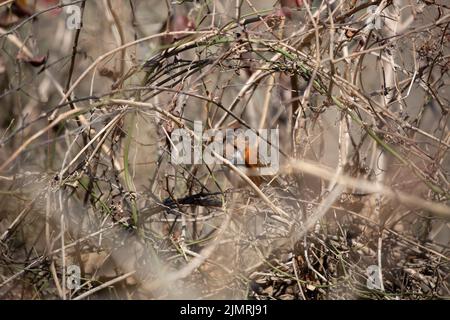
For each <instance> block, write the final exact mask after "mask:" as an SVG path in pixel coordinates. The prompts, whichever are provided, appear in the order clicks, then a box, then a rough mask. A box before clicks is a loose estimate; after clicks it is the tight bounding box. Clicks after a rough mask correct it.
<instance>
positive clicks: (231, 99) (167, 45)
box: [0, 0, 450, 299]
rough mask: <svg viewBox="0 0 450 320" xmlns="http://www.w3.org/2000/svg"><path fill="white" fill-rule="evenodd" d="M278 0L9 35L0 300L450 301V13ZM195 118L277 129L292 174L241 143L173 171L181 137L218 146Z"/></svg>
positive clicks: (0, 64) (149, 9)
mask: <svg viewBox="0 0 450 320" xmlns="http://www.w3.org/2000/svg"><path fill="white" fill-rule="evenodd" d="M236 3H241V6H237V7H236ZM274 3H275V1H238V2H236V1H212V0H211V1H192V2H183V3H179V4H175V3H174V4H171V3H170V1H168V2H165V1H141V2H139V1H129V2H128V1H122V2H120V3H119V2H114V5H112V4H113V3H112V2H110V1H96V2H85V3H84V2H83V1H80V3H79V4H78V5H80V11H79V12H80V13H81V14H82V16H81V18H82V22H83V23H82V24H79V27H80V28H79V29H75V30H71V29H70V28H67V24H66V22H67V21H65V19H67V18H68V16H66V15H56V16H55V15H52V14H46V13H44V11H42V10H43V9H40V8H39V7H37V8H36V9H35V10H34V9H33V10H34V11H33V12H32V13H31V15H35V16H36V17H37V19H28V18H30V15H25V16H24V15H20V14H19V15H15V16H14V19H10V20H8V21H10V22H8V24H5V25H3V27H2V28H4V29H1V30H0V37H1V39H2V41H3V46H2V51H1V56H0V57H1V59H0V86H1V92H0V99H1V101H0V103H1V105H2V106H4V112H3V113H2V115H1V117H2V118H1V119H0V123H1V126H2V133H1V134H0V146H1V147H0V159H1V162H0V185H1V192H0V198H1V200H2V205H3V207H2V210H0V250H1V255H0V261H1V263H0V297H2V298H14V299H20V298H38V299H47V298H65V299H69V298H70V299H72V298H96V297H102V298H111V299H112V298H118V297H120V298H122V297H132V298H183V297H189V298H194V297H195V298H255V299H268V298H277V299H340V298H373V299H391V298H395V299H397V298H399V299H429V298H442V297H448V296H449V291H448V290H449V289H448V274H449V267H450V265H449V259H450V257H449V254H448V247H449V246H448V244H449V239H450V230H449V227H448V220H449V218H450V209H449V207H448V205H447V204H448V192H449V186H448V170H449V167H448V148H449V147H450V135H449V132H448V127H447V123H448V105H449V98H450V97H449V95H448V81H449V74H448V70H449V68H448V66H449V59H448V56H449V48H448V41H446V40H447V39H448V37H449V31H448V30H447V29H448V28H447V25H448V23H449V21H450V12H449V11H448V10H449V8H448V7H447V6H446V5H445V4H444V3H439V2H437V1H436V3H433V4H430V3H424V2H421V1H418V2H414V4H413V5H412V4H411V2H410V1H396V2H391V1H375V2H371V3H370V4H371V5H375V8H371V9H370V10H369V6H368V3H367V2H363V1H352V2H349V1H334V2H333V3H330V4H329V5H328V4H327V2H324V1H280V3H278V2H276V3H275V5H274ZM0 8H1V10H3V11H4V13H5V15H8V16H9V18H11V17H12V16H11V15H14V12H13V11H11V10H10V7H8V5H3V6H1V7H0ZM372 9H375V10H372ZM46 10H49V11H48V13H50V12H52V10H55V9H50V8H47V9H46ZM5 17H6V16H5ZM9 18H8V19H9ZM27 19H28V20H27ZM377 19H382V20H383V21H382V22H383V23H375V24H374V25H369V24H370V21H375V22H376V21H378V20H377ZM77 25H78V24H77ZM55 30H56V32H55ZM158 30H159V31H158ZM196 121H200V123H201V124H202V127H203V128H204V129H205V132H206V130H209V131H210V132H217V131H225V130H226V129H229V130H236V129H242V130H244V131H245V130H247V132H250V133H252V132H253V133H255V134H254V135H252V139H253V140H249V141H244V142H243V145H244V146H245V147H247V146H250V145H251V146H253V147H254V148H255V146H261V145H262V144H263V143H265V141H264V139H265V138H264V136H263V135H258V132H263V131H261V129H272V130H275V129H276V130H278V131H277V132H279V145H278V144H275V146H276V152H277V156H278V159H279V163H277V165H279V167H276V168H277V169H279V170H278V171H277V172H276V173H271V174H268V175H263V174H261V175H252V176H251V177H249V176H248V174H245V172H244V173H243V172H242V170H241V169H243V168H244V167H251V163H249V162H250V161H248V160H249V158H250V156H249V154H248V152H247V150H249V149H244V150H243V151H242V150H241V153H240V154H239V153H238V152H234V151H239V147H238V146H235V145H234V144H231V147H229V150H231V153H232V155H230V157H229V158H227V155H226V154H224V153H221V152H219V151H220V150H217V152H211V153H210V156H211V157H216V158H217V159H218V160H220V161H217V162H206V163H205V162H199V163H197V162H195V161H190V162H188V163H187V162H180V163H173V162H172V161H171V156H172V155H173V153H174V152H175V150H176V148H178V147H179V145H178V144H177V143H176V142H177V141H176V140H175V138H174V135H175V134H176V133H177V132H178V133H179V132H182V133H183V134H184V135H185V136H186V138H189V139H187V141H190V144H192V147H193V149H192V150H193V151H192V152H193V153H194V152H195V150H197V149H199V150H200V151H202V150H204V149H206V148H208V147H211V145H212V142H213V140H212V138H211V137H212V136H214V135H213V134H211V136H209V138H211V139H208V138H205V139H201V141H200V143H199V144H195V143H194V141H196V140H195V139H196V137H198V136H201V135H202V134H204V133H205V132H203V131H202V132H200V133H198V132H196V130H195V125H194V124H195V123H196ZM249 139H250V138H249ZM244 140H245V138H244ZM189 146H190V145H189ZM196 148H197V149H196ZM256 149H257V148H256ZM222 151H223V150H222ZM239 155H240V159H241V160H242V161H243V162H244V163H241V164H239V163H235V162H233V161H232V160H233V159H238V158H239ZM271 155H272V154H271ZM267 156H268V155H267ZM267 158H268V159H271V158H269V157H267ZM256 160H258V161H259V163H257V165H256V166H254V167H252V168H253V169H254V168H255V167H256V168H258V169H260V168H265V167H267V166H268V163H266V164H261V163H260V162H261V157H256ZM249 164H250V165H249ZM230 173H232V174H234V175H235V176H236V177H238V178H239V179H240V183H236V184H233V183H230V180H231V179H232V178H230V176H231V175H230ZM247 173H248V172H247ZM74 266H75V267H74ZM69 267H70V268H69ZM68 268H69V269H68ZM77 268H79V269H77ZM20 270H24V271H20ZM67 270H79V273H80V281H75V280H77V279H74V278H73V277H76V274H77V273H75V274H72V273H71V274H70V277H71V278H70V279H71V282H70V284H71V285H70V286H67V285H66V281H67V279H66V278H65V276H66V275H67V274H66V271H67ZM63 271H64V272H63ZM105 283H107V284H108V286H107V287H108V288H106V287H102V285H103V284H105ZM100 289H101V290H100Z"/></svg>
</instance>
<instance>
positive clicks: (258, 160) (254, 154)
mask: <svg viewBox="0 0 450 320" xmlns="http://www.w3.org/2000/svg"><path fill="white" fill-rule="evenodd" d="M237 132H238V131H235V133H233V134H232V135H231V136H227V137H226V140H225V148H224V149H225V150H224V152H225V157H226V158H227V159H228V160H230V161H231V163H232V164H233V165H234V166H235V167H236V168H237V169H239V170H240V171H242V172H243V173H244V174H245V175H246V176H248V177H249V178H250V180H251V181H252V182H253V183H254V184H256V185H257V186H260V185H261V184H262V183H264V182H269V181H270V180H271V179H272V178H273V175H265V174H264V173H263V172H264V170H262V169H265V168H267V169H269V167H270V166H271V165H273V163H271V159H269V158H266V157H265V156H263V155H261V154H260V150H259V148H260V143H259V141H258V140H259V138H258V140H257V141H256V142H255V141H252V142H250V141H249V140H248V139H246V138H245V136H244V135H241V134H238V133H237ZM277 165H278V164H277ZM224 173H225V176H226V177H227V179H228V181H229V182H230V183H231V184H232V185H233V186H234V187H236V188H241V187H244V186H246V185H247V183H246V182H245V181H244V180H243V179H242V178H241V177H240V176H239V175H238V174H237V173H236V172H235V171H234V170H232V169H230V168H225V169H224Z"/></svg>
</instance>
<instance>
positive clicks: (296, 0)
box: [279, 0, 303, 19]
mask: <svg viewBox="0 0 450 320" xmlns="http://www.w3.org/2000/svg"><path fill="white" fill-rule="evenodd" d="M280 6H281V11H279V14H280V15H283V16H285V17H286V18H288V19H292V11H294V10H296V9H298V8H300V7H302V6H303V0H280Z"/></svg>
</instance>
